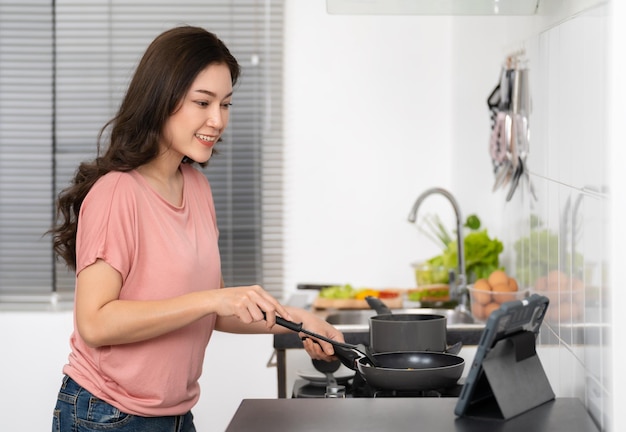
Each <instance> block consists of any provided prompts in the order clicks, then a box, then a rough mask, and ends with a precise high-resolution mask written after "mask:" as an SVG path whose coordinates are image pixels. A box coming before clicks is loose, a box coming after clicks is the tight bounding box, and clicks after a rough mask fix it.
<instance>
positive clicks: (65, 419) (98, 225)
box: [52, 27, 343, 432]
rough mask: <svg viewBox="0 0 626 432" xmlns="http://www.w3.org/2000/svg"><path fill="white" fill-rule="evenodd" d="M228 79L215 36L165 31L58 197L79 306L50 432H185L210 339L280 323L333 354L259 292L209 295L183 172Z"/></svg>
mask: <svg viewBox="0 0 626 432" xmlns="http://www.w3.org/2000/svg"><path fill="white" fill-rule="evenodd" d="M238 77H239V65H238V64H237V61H236V60H235V58H234V57H233V56H232V55H231V54H230V52H229V51H228V49H227V48H226V46H225V45H224V44H223V43H222V42H221V41H220V40H219V39H218V38H217V37H216V36H215V35H213V34H212V33H209V32H207V31H206V30H203V29H200V28H197V27H178V28H174V29H172V30H169V31H166V32H164V33H163V34H161V35H160V36H158V37H157V38H156V39H155V40H154V41H153V42H152V44H151V45H150V46H149V47H148V49H147V51H146V53H145V54H144V56H143V58H142V60H141V62H140V63H139V65H138V67H137V70H136V72H135V75H134V77H133V79H132V81H131V83H130V85H129V88H128V91H127V93H126V96H125V97H124V99H123V101H122V104H121V106H120V109H119V111H118V113H117V115H116V116H115V117H114V118H113V119H112V120H111V121H110V122H109V123H108V124H107V125H105V128H103V131H104V130H105V129H106V128H108V127H110V138H109V139H110V144H109V146H108V148H107V150H106V151H105V153H104V155H102V156H99V157H97V158H96V159H95V160H94V161H92V162H85V163H82V164H81V165H80V167H79V169H78V171H77V173H76V176H75V178H74V180H73V182H72V185H71V186H70V187H69V188H68V189H66V190H65V191H63V192H62V193H61V194H60V196H59V200H58V212H59V215H60V223H59V225H57V226H56V227H54V228H53V229H52V233H53V234H54V246H55V250H56V251H57V253H58V254H59V255H60V256H61V257H63V259H64V260H65V261H66V263H67V264H68V266H70V267H71V268H73V269H75V271H76V295H75V307H74V332H73V334H72V336H71V339H70V345H71V354H70V356H69V362H68V364H67V365H65V366H64V368H63V372H64V378H63V383H62V386H61V390H60V393H59V399H58V401H57V406H56V409H55V413H54V425H53V430H57V431H58V430H61V431H66V430H67V431H69V430H72V431H74V430H81V431H82V430H85V431H89V430H102V429H104V428H106V430H111V431H113V430H115V431H131V430H132V431H139V430H146V431H152V432H154V431H194V430H195V428H194V426H193V417H192V415H191V412H190V410H191V408H192V407H193V406H194V404H195V403H196V402H197V401H198V397H199V387H198V379H199V377H200V373H201V369H202V363H203V358H204V352H205V348H206V346H207V344H208V341H209V338H210V336H211V333H212V331H213V330H214V329H216V330H219V331H225V332H233V333H278V332H284V331H288V330H285V329H282V328H281V327H278V326H276V327H275V326H274V325H275V319H276V316H277V315H280V316H282V317H285V318H287V319H290V320H294V321H298V322H303V323H304V325H305V328H309V329H310V330H313V331H316V332H319V333H321V334H324V335H326V336H328V337H331V338H333V339H336V340H339V341H343V336H342V334H341V333H340V332H339V331H338V330H336V329H335V328H334V327H332V326H330V325H329V324H327V323H326V322H324V321H323V320H321V319H319V318H317V317H316V316H314V315H313V314H311V313H309V312H307V311H304V310H301V309H296V308H290V307H286V306H283V305H281V304H280V303H279V302H278V301H277V300H276V299H274V298H273V297H272V296H271V295H269V294H268V293H267V292H266V291H265V290H263V288H261V287H260V286H245V287H232V288H228V289H220V288H224V283H223V280H222V277H221V272H220V256H219V251H218V246H217V245H218V229H217V224H216V220H215V209H214V206H213V199H212V195H211V189H210V186H209V183H208V182H207V181H206V179H205V177H204V176H203V175H202V174H201V173H200V172H199V171H198V170H197V169H195V168H194V167H193V166H192V164H193V163H194V162H195V163H198V164H200V165H202V166H204V165H205V164H206V163H207V161H208V160H209V158H210V157H211V154H212V153H213V147H214V146H215V144H216V143H217V142H218V141H219V140H220V137H221V135H222V134H223V132H224V129H225V128H226V126H227V124H228V119H229V108H230V105H231V99H232V95H233V85H234V84H235V83H236V81H237V78H238ZM103 131H101V134H100V137H102V135H103ZM304 345H305V349H306V350H307V352H308V353H309V354H310V355H311V357H312V358H314V359H323V360H330V359H331V358H332V355H333V349H332V345H330V344H328V343H325V342H320V343H319V344H318V343H315V342H313V341H312V340H310V339H307V340H305V341H304ZM76 427H80V428H79V429H75V428H76Z"/></svg>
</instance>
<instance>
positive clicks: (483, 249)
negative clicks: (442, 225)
mask: <svg viewBox="0 0 626 432" xmlns="http://www.w3.org/2000/svg"><path fill="white" fill-rule="evenodd" d="M464 226H465V227H467V228H469V229H470V230H472V231H471V232H469V233H468V234H466V235H465V237H464V238H463V247H464V249H465V273H466V276H467V281H468V282H470V283H471V282H474V281H476V280H477V279H481V278H486V277H488V276H489V275H490V274H491V273H492V272H493V271H494V270H502V268H501V267H500V254H501V253H502V251H503V250H504V245H503V244H502V242H501V241H500V240H498V239H497V238H493V239H492V238H491V237H489V234H488V233H487V230H486V229H484V230H481V231H477V229H478V228H479V227H480V219H479V218H478V216H476V215H470V216H468V218H467V220H466V222H465V225H464ZM457 256H458V253H457V245H456V239H454V240H449V241H448V243H447V244H446V245H445V248H444V250H443V253H442V254H441V255H437V256H434V257H432V258H430V259H429V260H427V262H428V263H429V264H431V265H433V266H444V267H445V268H448V269H453V268H456V267H457V266H458V261H457Z"/></svg>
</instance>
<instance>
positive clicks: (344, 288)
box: [319, 284, 356, 299]
mask: <svg viewBox="0 0 626 432" xmlns="http://www.w3.org/2000/svg"><path fill="white" fill-rule="evenodd" d="M355 294H356V291H355V289H354V288H352V285H350V284H346V285H336V286H330V287H326V288H322V289H321V290H320V294H319V297H320V298H327V299H349V298H352V297H354V296H355Z"/></svg>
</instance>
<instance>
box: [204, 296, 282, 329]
mask: <svg viewBox="0 0 626 432" xmlns="http://www.w3.org/2000/svg"><path fill="white" fill-rule="evenodd" d="M211 294H212V297H213V299H212V307H213V309H214V312H215V313H216V314H217V315H218V316H219V317H220V318H227V317H236V318H237V319H238V320H239V321H240V322H241V323H243V324H251V323H253V322H257V321H263V322H264V326H265V327H266V328H267V329H271V328H272V327H273V326H274V324H275V323H276V315H280V316H282V317H283V318H285V319H287V320H291V319H292V318H291V315H290V314H289V312H288V311H287V308H285V306H283V305H281V304H280V303H279V302H278V300H276V299H275V298H274V297H272V296H271V295H270V294H269V293H268V292H267V291H265V290H264V289H263V288H261V287H260V286H258V285H252V286H246V287H234V288H224V289H219V290H214V291H212V293H211ZM222 321H225V320H223V319H222ZM230 321H232V320H230ZM225 330H226V331H235V332H238V331H237V330H236V329H232V330H228V329H225Z"/></svg>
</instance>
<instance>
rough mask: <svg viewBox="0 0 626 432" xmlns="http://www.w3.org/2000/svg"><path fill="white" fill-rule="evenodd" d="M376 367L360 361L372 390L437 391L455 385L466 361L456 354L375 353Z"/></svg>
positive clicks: (358, 364) (359, 368)
mask: <svg viewBox="0 0 626 432" xmlns="http://www.w3.org/2000/svg"><path fill="white" fill-rule="evenodd" d="M373 356H374V358H375V359H376V363H377V366H372V365H370V364H369V363H368V362H367V361H362V360H363V359H359V360H357V367H358V370H359V373H360V374H361V376H362V377H363V379H365V381H367V383H368V384H369V385H371V386H372V387H375V388H378V389H382V390H434V389H443V388H448V387H452V386H454V385H455V384H456V383H457V381H458V380H459V378H460V377H461V374H462V373H463V369H464V367H465V360H464V359H463V358H462V357H458V356H456V355H454V354H448V353H440V352H430V351H407V352H401V351H400V352H392V353H379V354H373Z"/></svg>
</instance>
